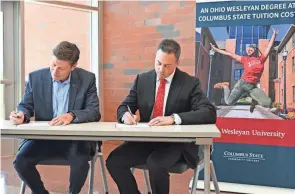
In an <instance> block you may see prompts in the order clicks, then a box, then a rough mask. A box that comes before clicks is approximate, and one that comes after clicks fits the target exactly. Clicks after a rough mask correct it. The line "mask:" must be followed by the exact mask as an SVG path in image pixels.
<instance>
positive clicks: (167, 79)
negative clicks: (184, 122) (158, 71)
mask: <svg viewBox="0 0 295 194" xmlns="http://www.w3.org/2000/svg"><path fill="white" fill-rule="evenodd" d="M174 74H175V71H174V72H173V73H172V74H171V75H170V76H169V77H167V78H166V85H165V96H164V106H163V114H165V108H166V102H167V98H168V94H169V90H170V86H171V82H172V79H173V77H174ZM159 86H160V79H159V78H158V77H157V82H156V93H155V103H156V96H157V92H158V88H159ZM152 115H153V114H152ZM173 115H174V118H175V124H177V125H180V124H181V118H180V116H179V115H178V114H173Z"/></svg>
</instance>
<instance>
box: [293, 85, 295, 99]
mask: <svg viewBox="0 0 295 194" xmlns="http://www.w3.org/2000/svg"><path fill="white" fill-rule="evenodd" d="M293 102H295V86H293Z"/></svg>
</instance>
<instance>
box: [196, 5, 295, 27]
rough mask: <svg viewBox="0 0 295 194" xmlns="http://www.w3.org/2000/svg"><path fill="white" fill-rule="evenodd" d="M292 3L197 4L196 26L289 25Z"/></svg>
mask: <svg viewBox="0 0 295 194" xmlns="http://www.w3.org/2000/svg"><path fill="white" fill-rule="evenodd" d="M294 9H295V2H292V1H288V2H287V1H227V2H213V3H212V2H211V3H198V4H197V9H196V10H197V26H198V27H211V26H215V27H216V26H227V25H229V24H230V25H240V24H244V25H264V24H290V23H293V22H294V18H295V11H294Z"/></svg>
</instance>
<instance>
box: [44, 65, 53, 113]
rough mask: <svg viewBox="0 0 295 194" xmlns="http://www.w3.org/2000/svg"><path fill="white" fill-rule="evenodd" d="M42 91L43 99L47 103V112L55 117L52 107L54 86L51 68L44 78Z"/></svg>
mask: <svg viewBox="0 0 295 194" xmlns="http://www.w3.org/2000/svg"><path fill="white" fill-rule="evenodd" d="M42 89H43V97H44V99H45V103H46V104H45V106H46V111H48V112H49V113H50V114H51V116H52V117H53V107H52V90H53V84H52V77H51V72H50V69H49V68H48V72H47V73H46V74H45V76H44V80H43V87H42Z"/></svg>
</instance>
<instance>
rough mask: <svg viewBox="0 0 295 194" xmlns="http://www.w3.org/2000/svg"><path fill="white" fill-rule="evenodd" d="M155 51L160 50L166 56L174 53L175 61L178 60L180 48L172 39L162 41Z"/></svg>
mask: <svg viewBox="0 0 295 194" xmlns="http://www.w3.org/2000/svg"><path fill="white" fill-rule="evenodd" d="M157 50H161V51H163V52H165V53H168V54H170V53H174V54H175V58H176V60H177V61H178V60H179V58H180V53H181V48H180V45H179V44H178V43H177V42H176V41H175V40H172V39H164V40H162V41H161V43H160V44H159V46H158V49H157Z"/></svg>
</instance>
